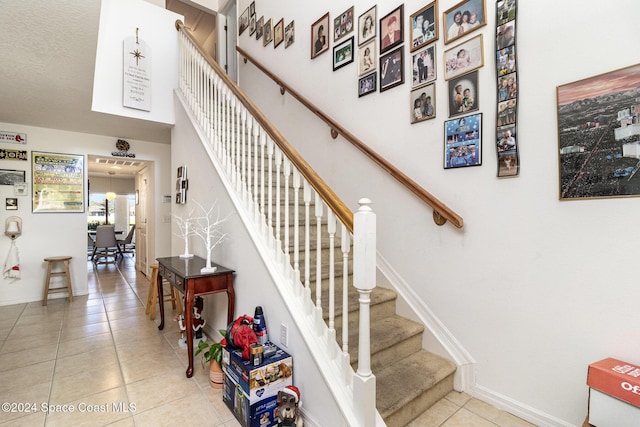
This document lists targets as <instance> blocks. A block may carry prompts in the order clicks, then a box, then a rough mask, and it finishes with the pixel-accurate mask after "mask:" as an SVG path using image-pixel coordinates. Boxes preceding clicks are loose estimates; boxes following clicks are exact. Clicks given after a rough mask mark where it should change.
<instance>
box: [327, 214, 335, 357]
mask: <svg viewBox="0 0 640 427" xmlns="http://www.w3.org/2000/svg"><path fill="white" fill-rule="evenodd" d="M327 232H328V233H329V331H328V333H329V336H328V337H327V339H328V342H330V343H335V342H336V326H335V317H336V278H335V250H334V244H335V241H336V216H335V214H334V213H333V211H332V210H331V209H329V208H327ZM335 349H336V346H334V345H330V346H329V347H328V350H329V353H330V356H331V357H332V358H333V357H335V354H334V350H335Z"/></svg>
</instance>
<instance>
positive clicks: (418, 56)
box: [411, 43, 436, 88]
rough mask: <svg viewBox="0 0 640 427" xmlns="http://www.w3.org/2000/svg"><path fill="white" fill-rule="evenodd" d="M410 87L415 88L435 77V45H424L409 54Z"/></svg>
mask: <svg viewBox="0 0 640 427" xmlns="http://www.w3.org/2000/svg"><path fill="white" fill-rule="evenodd" d="M411 64H413V67H412V70H413V72H412V79H411V87H412V88H417V87H420V86H423V85H425V84H427V83H429V82H432V81H434V80H435V79H436V45H435V43H434V44H432V45H430V46H426V47H424V48H422V49H420V50H418V51H416V52H415V53H413V54H412V55H411Z"/></svg>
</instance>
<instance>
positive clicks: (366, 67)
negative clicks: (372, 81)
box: [358, 40, 378, 76]
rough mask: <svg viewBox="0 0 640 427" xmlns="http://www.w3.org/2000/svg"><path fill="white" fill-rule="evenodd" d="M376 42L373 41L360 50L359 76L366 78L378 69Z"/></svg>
mask: <svg viewBox="0 0 640 427" xmlns="http://www.w3.org/2000/svg"><path fill="white" fill-rule="evenodd" d="M377 57H378V56H377V55H376V41H375V40H371V41H370V42H369V43H366V44H363V45H362V46H360V47H359V48H358V75H359V76H364V75H365V74H369V73H370V72H372V71H375V70H376V68H377V65H378V64H377V62H376V58H377Z"/></svg>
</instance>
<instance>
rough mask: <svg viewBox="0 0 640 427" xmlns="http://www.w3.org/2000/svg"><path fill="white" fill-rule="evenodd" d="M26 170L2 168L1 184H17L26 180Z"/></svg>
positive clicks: (0, 170)
mask: <svg viewBox="0 0 640 427" xmlns="http://www.w3.org/2000/svg"><path fill="white" fill-rule="evenodd" d="M24 178H25V171H19V170H11V169H0V185H15V184H16V183H18V182H25V179H24Z"/></svg>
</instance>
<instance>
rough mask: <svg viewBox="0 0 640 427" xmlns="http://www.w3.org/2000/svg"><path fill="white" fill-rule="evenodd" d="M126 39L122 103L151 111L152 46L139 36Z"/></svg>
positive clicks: (123, 61)
mask: <svg viewBox="0 0 640 427" xmlns="http://www.w3.org/2000/svg"><path fill="white" fill-rule="evenodd" d="M138 30H139V29H138V28H136V36H135V37H127V38H126V39H125V40H124V48H123V51H122V55H123V57H122V68H123V69H122V81H123V85H122V88H123V92H122V105H123V106H124V107H128V108H135V109H136V110H143V111H151V48H149V47H148V46H147V44H146V43H145V42H144V41H143V40H141V39H140V38H139V37H138Z"/></svg>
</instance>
